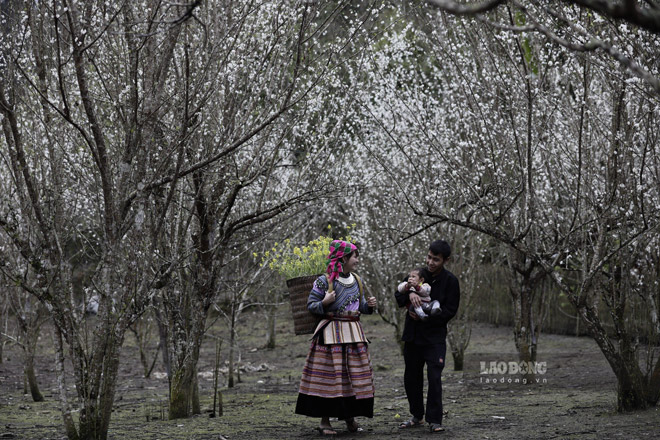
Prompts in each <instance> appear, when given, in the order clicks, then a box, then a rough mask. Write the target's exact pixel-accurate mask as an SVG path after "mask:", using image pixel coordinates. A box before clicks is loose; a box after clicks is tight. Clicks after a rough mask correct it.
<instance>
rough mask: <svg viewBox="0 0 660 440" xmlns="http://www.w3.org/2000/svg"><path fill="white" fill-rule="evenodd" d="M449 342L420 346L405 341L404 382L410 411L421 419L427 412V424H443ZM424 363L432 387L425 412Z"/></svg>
mask: <svg viewBox="0 0 660 440" xmlns="http://www.w3.org/2000/svg"><path fill="white" fill-rule="evenodd" d="M446 353H447V345H446V343H445V342H443V343H442V344H434V345H417V344H414V343H412V342H406V343H405V346H404V349H403V358H404V360H405V364H406V370H405V373H404V375H403V383H404V386H405V388H406V395H407V396H408V403H409V404H410V413H411V414H412V415H413V416H415V417H416V418H418V419H420V420H421V419H422V418H423V417H424V414H426V421H427V422H428V423H438V424H442V378H441V376H442V370H443V368H444V367H445V354H446ZM424 364H426V374H427V377H428V382H429V387H428V393H427V398H426V413H425V412H424Z"/></svg>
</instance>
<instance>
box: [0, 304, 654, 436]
mask: <svg viewBox="0 0 660 440" xmlns="http://www.w3.org/2000/svg"><path fill="white" fill-rule="evenodd" d="M288 313H289V312H288V310H287V309H286V308H284V307H283V308H282V311H281V312H280V314H279V324H278V332H279V333H278V346H277V348H276V349H273V350H266V349H264V348H263V342H262V341H263V335H264V334H265V329H264V328H263V324H264V322H265V319H264V318H263V317H262V316H261V315H258V314H256V313H255V314H249V315H245V316H244V320H245V325H244V326H243V327H242V328H241V333H240V339H241V362H242V372H241V377H240V379H241V382H240V383H238V384H237V385H236V386H235V387H233V388H227V387H226V384H225V382H226V378H225V377H224V376H222V378H221V379H222V381H223V385H224V386H223V387H222V389H221V391H222V397H223V403H224V404H223V409H224V414H223V415H222V416H221V417H216V418H210V417H209V413H210V409H211V406H212V403H213V392H212V386H213V378H212V373H211V372H212V369H213V362H214V342H213V341H212V340H210V339H209V340H208V342H207V344H206V345H205V346H204V349H203V354H202V360H201V362H200V375H199V382H200V388H201V394H202V409H203V414H202V415H199V416H195V417H193V418H190V419H185V420H174V421H169V420H167V413H166V402H167V379H166V378H163V374H162V365H161V364H160V363H158V364H157V365H156V370H155V374H153V375H152V377H151V378H149V379H145V378H144V377H142V375H141V372H142V366H141V364H140V361H139V355H138V351H137V348H136V346H135V342H134V340H133V339H132V335H129V336H128V338H127V341H126V344H125V346H124V349H123V352H122V365H121V370H120V380H119V384H118V392H117V396H116V399H115V410H114V413H113V418H112V422H111V425H110V432H109V438H111V439H138V440H142V439H145V440H146V439H229V440H255V439H270V438H273V439H290V438H294V439H307V438H319V437H320V436H319V435H318V433H317V432H316V431H315V430H314V428H315V427H316V426H317V425H318V420H316V419H310V418H307V417H303V416H298V415H295V414H294V413H293V411H294V407H295V402H296V393H297V381H298V379H299V375H300V370H301V368H302V365H303V362H304V358H305V355H306V353H307V348H308V346H309V342H308V338H307V337H305V336H293V333H292V329H293V326H292V325H291V324H290V323H289V322H287V321H286V320H287V318H288ZM223 325H224V324H222V323H218V324H217V325H216V326H215V327H214V328H213V330H212V333H214V334H218V335H222V334H223V331H222V330H221V329H222V326H223ZM364 325H365V329H366V332H367V334H368V336H369V337H370V339H371V341H372V343H371V346H370V350H371V359H372V364H373V367H374V377H375V384H376V403H375V415H374V418H373V419H358V421H359V422H360V424H361V425H362V427H363V428H364V432H363V433H360V434H357V435H356V434H349V433H348V432H347V431H346V429H345V425H344V424H343V423H341V422H334V426H335V427H336V428H337V429H338V431H339V435H338V436H337V437H338V438H344V439H350V438H363V439H365V438H373V439H380V438H394V439H420V438H431V437H434V436H435V437H442V438H451V439H470V440H473V439H511V438H518V439H555V438H556V439H570V438H576V439H619V438H621V439H639V438H660V409H659V408H657V407H656V408H653V409H650V410H646V411H640V412H635V413H631V414H618V413H616V411H615V404H616V392H615V391H616V382H615V378H614V375H613V373H612V371H611V369H610V368H609V366H608V365H607V363H606V361H605V359H604V357H603V355H602V354H601V353H600V351H599V350H598V348H597V346H596V344H595V343H594V342H593V340H591V339H589V338H586V337H579V338H576V337H570V336H558V335H542V338H541V340H540V349H539V359H538V360H539V362H545V363H546V366H547V371H546V372H545V374H538V375H537V378H538V379H539V381H540V383H539V384H536V383H534V384H523V383H521V382H520V381H519V382H518V383H516V380H519V379H520V376H517V375H510V374H508V371H507V372H506V373H504V374H500V373H499V372H497V373H492V374H481V362H485V363H486V365H487V366H490V363H491V362H514V361H515V360H516V355H515V347H514V344H513V338H512V331H511V329H510V328H504V327H500V328H496V327H492V326H488V325H483V324H475V325H474V328H473V332H472V340H471V343H470V347H469V349H468V352H467V356H466V365H465V367H466V368H465V371H454V369H453V361H452V359H451V356H449V355H448V359H447V361H448V363H447V367H446V368H445V373H444V404H445V409H447V410H448V411H449V414H448V416H447V417H446V420H445V427H446V431H445V432H444V433H441V434H430V433H429V432H428V431H427V430H426V429H425V428H414V429H410V430H405V431H403V430H399V429H397V425H398V422H399V421H401V420H405V418H406V417H408V416H409V415H408V411H407V408H408V405H407V401H406V398H405V393H404V390H403V359H402V357H401V354H400V352H399V348H398V345H397V344H396V341H395V340H394V339H393V332H392V328H391V327H389V326H388V324H386V323H384V322H382V321H381V320H380V318H378V317H377V316H368V317H366V318H365V320H364ZM49 334H50V330H49V329H48V328H45V329H44V332H43V337H42V340H41V347H40V354H39V357H38V360H37V374H38V377H39V380H40V386H41V390H42V392H43V393H44V395H45V397H46V401H45V402H40V403H35V402H32V401H31V398H30V396H29V395H24V394H23V378H22V366H21V360H20V358H21V355H20V349H19V348H18V347H17V346H15V345H9V346H6V347H5V350H4V359H3V362H2V363H1V364H0V438H18V439H63V438H65V435H64V433H63V430H62V427H61V423H60V412H59V409H58V408H59V407H58V405H57V402H56V384H55V372H54V367H53V356H52V342H51V340H50V336H49ZM155 342H156V341H154V345H155ZM226 346H227V343H225V344H224V346H223V351H222V355H223V357H226V353H227V349H226V348H227V347H226ZM501 366H502V364H500V368H501ZM68 372H69V373H70V372H71V369H70V368H69V369H68ZM509 380H511V383H509ZM493 382H495V383H493ZM502 382H503V383H502ZM68 384H72V380H71V379H69V380H68ZM72 395H73V394H72Z"/></svg>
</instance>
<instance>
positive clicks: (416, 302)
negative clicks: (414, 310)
mask: <svg viewBox="0 0 660 440" xmlns="http://www.w3.org/2000/svg"><path fill="white" fill-rule="evenodd" d="M408 299H410V304H412V306H413V307H420V306H421V305H422V298H421V297H420V296H419V295H417V294H416V293H411V294H410V295H409V296H408Z"/></svg>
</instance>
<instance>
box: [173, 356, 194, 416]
mask: <svg viewBox="0 0 660 440" xmlns="http://www.w3.org/2000/svg"><path fill="white" fill-rule="evenodd" d="M194 372H195V369H194V368H193V366H192V365H190V363H188V364H186V366H184V367H182V368H179V369H177V370H176V371H175V372H174V373H173V374H172V379H171V391H170V408H169V416H168V418H169V419H170V420H174V419H183V418H186V417H188V416H189V415H190V410H191V404H190V403H191V399H192V389H193V387H192V385H193V374H194Z"/></svg>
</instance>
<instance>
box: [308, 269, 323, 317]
mask: <svg viewBox="0 0 660 440" xmlns="http://www.w3.org/2000/svg"><path fill="white" fill-rule="evenodd" d="M327 291H328V282H327V279H326V277H325V276H323V275H322V276H320V277H318V278H317V279H316V281H314V286H313V287H312V291H311V292H310V293H309V297H308V298H307V310H309V311H310V312H312V313H314V314H315V315H324V314H325V310H324V308H323V303H322V302H321V301H323V298H325V292H327Z"/></svg>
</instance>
